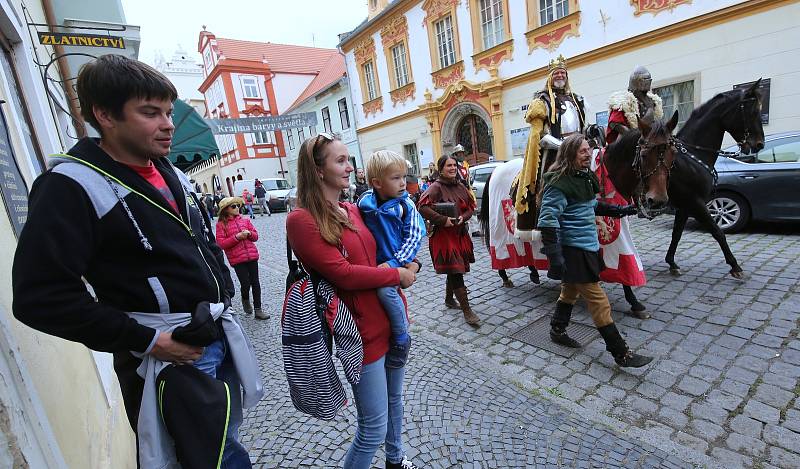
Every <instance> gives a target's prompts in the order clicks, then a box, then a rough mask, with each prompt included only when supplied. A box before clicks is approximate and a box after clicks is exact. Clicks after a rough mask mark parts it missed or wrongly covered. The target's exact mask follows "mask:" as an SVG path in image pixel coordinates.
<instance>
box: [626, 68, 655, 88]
mask: <svg viewBox="0 0 800 469" xmlns="http://www.w3.org/2000/svg"><path fill="white" fill-rule="evenodd" d="M652 82H653V77H652V76H650V72H649V71H648V70H647V69H646V68H644V67H643V66H641V65H639V66H637V67H636V68H634V69H633V72H632V73H631V77H630V79H629V80H628V91H631V92H633V91H642V92H644V91H650V84H651V83H652Z"/></svg>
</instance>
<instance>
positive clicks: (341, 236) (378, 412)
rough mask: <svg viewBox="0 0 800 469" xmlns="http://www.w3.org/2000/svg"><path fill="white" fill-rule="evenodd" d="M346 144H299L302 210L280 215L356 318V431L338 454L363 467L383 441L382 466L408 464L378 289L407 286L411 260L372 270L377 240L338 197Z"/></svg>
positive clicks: (344, 177) (348, 466) (296, 246)
mask: <svg viewBox="0 0 800 469" xmlns="http://www.w3.org/2000/svg"><path fill="white" fill-rule="evenodd" d="M349 159H350V156H349V152H348V150H347V147H346V146H345V145H344V144H343V143H342V142H340V141H339V140H337V139H335V138H334V137H333V136H331V135H329V134H327V133H320V134H319V135H317V136H315V137H311V138H309V139H308V140H306V141H305V142H303V144H302V145H301V146H300V152H299V155H298V160H297V196H298V205H299V207H300V208H298V209H297V210H294V211H292V212H291V213H290V214H289V216H288V217H287V219H286V231H287V234H288V236H289V243H290V244H291V246H292V250H294V252H295V254H296V255H297V258H298V259H300V262H302V264H303V266H304V267H305V268H306V269H308V270H311V271H313V272H315V273H317V274H319V275H320V276H321V277H323V278H325V279H326V280H327V281H328V282H330V283H331V284H332V285H333V286H334V287H335V288H336V293H337V294H338V295H339V298H341V300H342V301H343V302H344V304H345V305H347V307H348V308H349V309H350V312H351V313H352V314H353V317H354V318H355V321H356V325H357V326H358V331H359V333H360V334H361V340H362V342H363V344H364V364H363V368H362V370H361V380H360V381H359V383H358V384H357V385H355V386H353V397H354V399H355V403H356V411H357V413H358V428H357V429H356V436H355V438H354V439H353V443H352V445H351V446H350V449H349V450H348V451H347V455H346V456H345V460H344V467H345V469H361V468H365V469H368V468H370V467H371V466H372V459H373V457H374V456H375V452H376V451H377V449H378V446H380V444H381V443H382V442H385V444H386V448H385V449H386V467H387V469H388V468H398V469H401V468H402V469H410V468H413V467H414V465H413V464H412V463H411V462H410V461H409V460H407V459H406V458H405V457H404V453H403V445H402V439H401V437H402V424H403V375H404V373H405V369H404V368H385V367H384V356H385V355H386V352H387V351H388V350H389V336H390V333H391V332H390V329H389V320H388V318H387V316H386V312H385V311H384V310H383V307H382V306H381V303H380V301H379V300H378V295H377V292H376V289H377V288H380V287H387V286H396V285H401V286H403V287H408V286H411V284H412V283H414V280H415V279H416V275H415V274H416V270H418V268H417V266H416V265H414V266H413V267H412V268H410V269H408V268H404V267H401V268H397V269H391V268H378V267H377V263H376V259H375V249H376V246H375V239H374V238H373V237H372V234H370V232H369V229H367V227H366V226H365V225H364V222H363V220H362V219H361V214H360V213H359V210H358V207H356V206H355V205H353V204H350V203H344V202H339V194H340V193H341V191H342V189H346V188H348V187H350V173H352V172H353V167H352V166H351V165H350V162H349Z"/></svg>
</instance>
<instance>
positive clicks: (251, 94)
mask: <svg viewBox="0 0 800 469" xmlns="http://www.w3.org/2000/svg"><path fill="white" fill-rule="evenodd" d="M242 89H243V90H244V97H245V98H258V97H260V96H261V95H260V94H259V93H258V82H257V81H256V77H242Z"/></svg>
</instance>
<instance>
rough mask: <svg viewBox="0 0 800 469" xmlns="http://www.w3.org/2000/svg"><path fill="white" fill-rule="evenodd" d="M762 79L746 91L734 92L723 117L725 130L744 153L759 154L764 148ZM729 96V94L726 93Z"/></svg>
mask: <svg viewBox="0 0 800 469" xmlns="http://www.w3.org/2000/svg"><path fill="white" fill-rule="evenodd" d="M760 84H761V78H759V79H758V81H756V82H755V83H753V84H752V85H751V86H749V87H748V88H747V89H745V90H734V91H733V92H730V91H729V92H728V93H732V99H731V104H730V105H729V107H728V108H727V111H726V112H725V114H724V115H723V117H722V123H723V126H724V127H725V129H726V130H727V131H728V133H729V134H731V136H733V138H735V139H736V143H738V144H739V147H740V148H741V151H742V153H757V152H759V151H761V150H762V149H763V148H764V128H763V126H762V124H761V93H760V92H759V90H758V85H760ZM726 94H727V93H726Z"/></svg>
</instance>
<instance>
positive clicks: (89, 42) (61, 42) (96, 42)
mask: <svg viewBox="0 0 800 469" xmlns="http://www.w3.org/2000/svg"><path fill="white" fill-rule="evenodd" d="M39 44H44V45H46V46H83V47H110V48H112V49H124V48H125V39H123V38H121V37H115V36H103V35H100V34H80V33H39Z"/></svg>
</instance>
